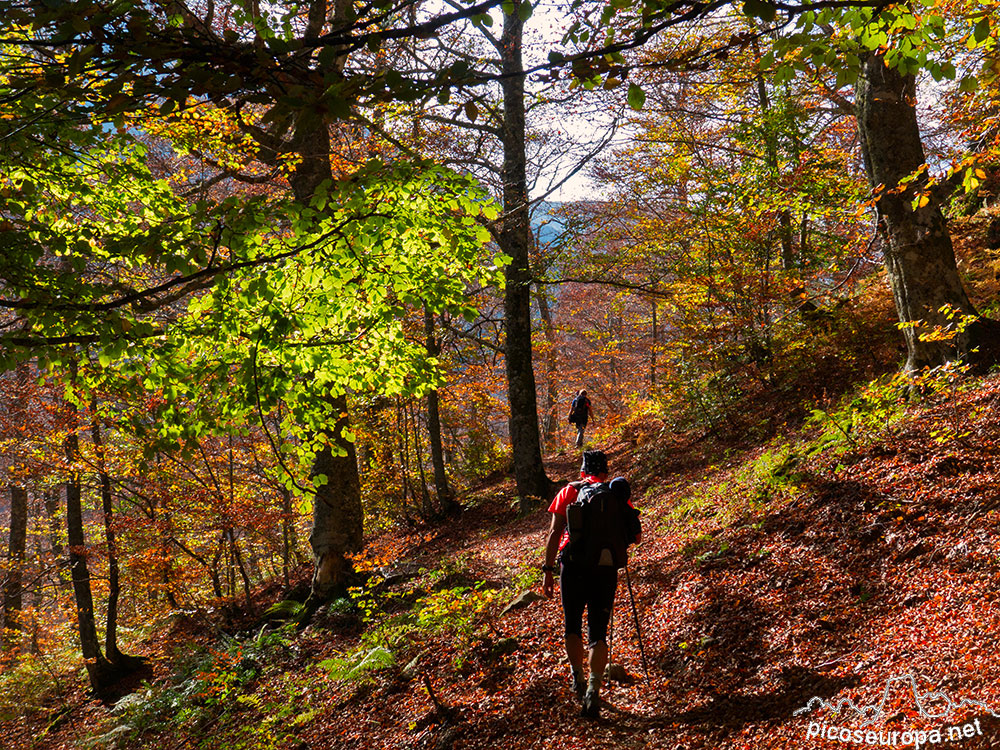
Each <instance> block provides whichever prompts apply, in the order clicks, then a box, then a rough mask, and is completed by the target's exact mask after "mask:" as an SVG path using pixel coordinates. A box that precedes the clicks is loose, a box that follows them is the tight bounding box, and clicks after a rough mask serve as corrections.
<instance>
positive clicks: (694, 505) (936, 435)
mask: <svg viewBox="0 0 1000 750" xmlns="http://www.w3.org/2000/svg"><path fill="white" fill-rule="evenodd" d="M979 383H981V381H980V380H978V379H975V378H970V377H968V373H967V368H966V367H964V366H962V365H961V364H949V365H944V366H941V367H937V368H933V369H927V370H925V371H923V372H921V373H919V374H916V375H913V374H906V373H895V374H890V375H884V376H881V377H879V378H876V379H874V380H872V381H870V382H867V383H864V384H862V385H860V386H858V387H857V388H855V389H854V390H853V391H851V392H849V393H847V394H846V395H844V396H843V397H842V398H841V399H840V400H839V401H838V402H837V403H836V404H834V405H833V406H831V407H828V408H825V409H824V408H819V407H817V406H813V407H812V408H810V409H809V410H808V417H807V418H806V420H805V423H804V425H803V427H802V428H801V429H800V430H799V431H797V432H795V433H793V434H791V435H788V436H785V437H780V438H775V439H772V440H771V441H770V442H769V443H768V444H767V445H766V446H765V447H764V449H763V450H759V451H758V452H756V454H755V455H753V456H752V457H745V458H743V459H742V460H737V461H736V462H735V463H733V462H730V463H729V464H728V465H726V466H709V467H708V468H707V470H706V471H705V473H704V475H703V477H702V478H701V480H700V481H695V482H693V483H691V484H688V485H687V486H686V487H684V488H683V489H681V490H679V491H675V492H674V493H673V497H672V499H671V502H670V504H669V506H668V507H667V508H666V509H665V511H664V513H663V516H662V518H663V520H662V522H661V528H660V531H661V532H663V533H673V534H677V535H679V537H680V541H681V550H680V551H681V554H682V555H684V556H685V557H687V558H688V559H692V560H695V561H696V562H707V561H710V560H712V559H715V558H718V557H722V556H725V555H726V554H728V553H729V549H728V545H727V544H726V542H724V541H720V540H719V539H717V538H716V537H717V536H718V534H719V533H720V530H721V529H724V528H726V527H729V526H733V525H741V526H745V525H747V524H750V525H753V524H755V523H759V521H760V520H761V519H763V518H764V517H765V516H766V515H768V514H771V513H774V512H777V511H779V510H780V508H781V507H782V506H783V505H785V504H787V503H789V502H791V501H794V500H795V499H796V498H799V497H801V496H802V495H803V494H804V493H807V492H809V480H810V477H811V476H814V475H816V474H825V475H830V476H834V475H836V474H837V473H838V472H839V471H842V470H843V469H844V468H845V466H846V465H848V464H850V463H851V462H852V457H854V456H857V455H859V454H861V453H863V452H865V451H867V450H869V449H871V448H872V447H873V446H875V445H876V444H880V443H885V442H887V441H892V440H893V439H894V437H895V436H896V435H897V434H898V433H899V432H900V430H902V429H903V427H904V425H905V424H906V422H907V420H908V418H910V417H911V416H912V415H913V413H914V411H915V410H916V409H920V408H925V407H941V406H943V407H944V408H943V410H941V411H942V413H941V414H939V415H938V416H937V418H936V420H935V423H934V426H933V427H932V429H931V431H930V436H931V438H932V440H934V441H936V442H938V443H946V442H949V441H954V440H961V439H963V438H964V437H966V436H967V435H968V434H969V430H970V429H971V427H970V425H971V424H972V423H973V422H974V421H975V419H976V418H977V416H978V414H977V412H975V411H972V412H966V411H962V410H960V409H959V408H958V407H957V406H956V404H957V397H958V396H959V395H960V394H961V393H963V392H965V391H968V390H970V389H975V388H976V387H977V385H978V384H979Z"/></svg>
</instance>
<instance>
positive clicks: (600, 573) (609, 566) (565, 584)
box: [542, 450, 641, 718]
mask: <svg viewBox="0 0 1000 750" xmlns="http://www.w3.org/2000/svg"><path fill="white" fill-rule="evenodd" d="M580 477H581V481H580V482H572V483H570V484H568V485H567V486H566V487H563V488H562V489H561V490H560V491H559V494H557V495H556V497H555V499H554V500H553V501H552V504H551V505H550V506H549V513H551V514H552V522H551V525H550V527H549V534H548V538H547V539H546V543H545V564H544V565H543V566H542V570H543V571H545V580H544V583H543V591H544V593H545V596H546V597H548V598H550V599H551V598H552V595H553V593H554V590H555V577H554V573H555V570H556V568H555V562H556V555H557V553H558V555H559V562H560V573H559V590H560V598H561V601H562V608H563V615H564V617H565V623H566V629H565V646H566V656H567V657H568V659H569V663H570V668H571V669H572V688H573V691H574V692H575V693H576V695H577V697H578V698H582V701H583V715H584V716H589V717H592V718H596V717H597V716H598V714H599V712H600V701H599V697H598V694H599V691H600V687H601V680H602V679H603V677H604V669H605V667H606V666H607V664H608V641H607V634H608V622H609V620H610V619H611V611H612V609H613V608H614V602H615V591H616V589H617V587H618V567H621V566H623V565H624V564H625V560H624V556H625V548H626V547H627V546H628V544H630V543H633V542H638V541H639V539H640V537H641V529H640V527H639V519H638V512H637V511H636V510H635V509H634V508H632V506H631V504H629V503H628V499H629V496H630V495H631V488H630V487H629V484H628V481H626V480H625V479H624V478H622V477H619V478H617V479H615V480H614V481H612V482H611V483H610V484H604V482H606V481H607V478H608V459H607V457H606V456H605V455H604V453H603V452H602V451H598V450H594V451H585V452H584V454H583V466H582V467H581V469H580ZM588 485H591V486H594V487H593V488H592V489H587V490H585V488H587V487H588ZM582 492H586V493H587V495H588V496H594V495H596V493H599V492H604V493H610V494H611V495H613V496H614V497H615V498H617V500H618V501H619V504H618V505H614V508H615V509H616V510H617V509H618V508H619V507H621V508H622V509H625V510H628V512H625V510H622V511H621V512H620V514H619V515H620V516H621V522H620V523H615V524H608V525H609V526H614V527H615V528H616V529H618V530H619V532H618V533H620V535H621V539H620V540H618V542H617V543H615V542H611V543H609V545H608V546H609V547H615V548H617V549H616V551H614V552H612V551H611V550H610V549H602V550H600V557H599V558H596V559H584V557H583V555H582V553H581V552H580V550H583V549H584V547H585V545H583V546H579V545H580V542H579V541H575V542H574V548H573V553H574V554H573V555H570V554H569V552H570V550H567V547H568V545H569V543H570V534H569V530H568V528H567V515H568V509H570V506H572V505H573V503H575V502H576V500H577V498H578V496H579V495H580V494H581V493H582ZM604 497H608V495H607V494H605V495H604ZM609 505H611V504H609ZM626 506H627V508H626ZM602 507H603V505H602ZM570 510H575V511H577V512H578V513H581V512H582V509H581V508H580V507H579V504H578V505H576V506H573V508H572V509H570ZM576 517H577V518H579V517H580V516H579V515H577V516H576ZM574 528H576V527H574ZM579 533H583V532H579ZM591 533H593V532H591ZM578 538H579V535H578ZM578 547H579V548H578ZM616 558H622V559H616ZM584 609H586V610H587V637H588V643H589V646H588V648H589V652H590V653H589V659H588V663H589V667H590V679H589V680H588V681H584V672H583V656H584V646H583V610H584Z"/></svg>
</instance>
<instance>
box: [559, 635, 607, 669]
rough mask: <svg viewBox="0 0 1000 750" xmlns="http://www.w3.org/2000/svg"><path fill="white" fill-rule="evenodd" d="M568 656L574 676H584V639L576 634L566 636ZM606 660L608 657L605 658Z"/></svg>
mask: <svg viewBox="0 0 1000 750" xmlns="http://www.w3.org/2000/svg"><path fill="white" fill-rule="evenodd" d="M566 656H567V658H568V659H569V666H570V668H571V669H572V670H573V674H579V675H582V674H583V638H581V637H580V636H578V635H576V634H575V633H567V634H566ZM605 658H606V657H605Z"/></svg>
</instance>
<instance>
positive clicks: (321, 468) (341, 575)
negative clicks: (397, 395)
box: [306, 396, 364, 611]
mask: <svg viewBox="0 0 1000 750" xmlns="http://www.w3.org/2000/svg"><path fill="white" fill-rule="evenodd" d="M331 406H332V412H333V416H334V420H335V421H334V426H333V429H332V430H330V431H328V433H327V435H328V437H329V438H330V440H331V441H333V442H335V443H336V444H337V445H338V447H339V448H340V450H341V451H343V455H339V456H338V455H334V452H333V449H332V448H331V447H330V446H326V447H324V448H323V450H321V451H320V452H319V453H317V454H316V460H315V463H314V464H313V476H314V477H316V476H319V475H323V476H325V477H326V482H325V483H324V484H322V485H321V486H319V487H317V488H316V495H315V497H314V499H313V527H312V533H310V534H309V544H310V546H311V547H312V551H313V561H314V563H315V566H316V568H315V571H314V573H313V580H312V591H311V593H310V594H309V600H308V601H307V603H306V604H307V607H306V608H307V611H309V610H311V611H315V607H318V606H319V605H320V604H322V603H323V602H324V601H327V600H328V599H329V598H330V597H331V596H332V595H333V594H334V593H336V592H338V591H340V590H342V589H343V588H344V586H345V583H346V580H347V576H348V574H349V573H350V570H351V563H350V561H349V560H348V558H347V555H348V554H349V553H352V552H358V551H360V550H361V547H362V542H363V535H364V526H363V523H364V514H363V511H362V508H361V483H360V480H359V478H358V465H357V458H356V454H355V451H354V443H351V442H348V441H347V440H345V439H344V437H343V431H344V430H345V429H347V427H348V424H349V422H348V414H347V397H346V396H338V397H336V398H334V399H332V400H331Z"/></svg>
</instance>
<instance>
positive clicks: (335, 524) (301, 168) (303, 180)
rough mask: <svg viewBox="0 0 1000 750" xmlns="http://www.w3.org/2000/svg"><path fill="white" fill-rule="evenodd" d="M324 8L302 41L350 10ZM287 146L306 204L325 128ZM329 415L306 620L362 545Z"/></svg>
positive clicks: (346, 452) (348, 445)
mask: <svg viewBox="0 0 1000 750" xmlns="http://www.w3.org/2000/svg"><path fill="white" fill-rule="evenodd" d="M329 6H330V7H328V5H327V3H325V2H322V0H313V2H311V3H310V6H309V15H308V28H307V30H306V33H305V36H306V37H315V36H319V34H320V33H321V32H322V30H323V27H324V23H325V20H326V17H327V13H328V12H329V11H331V10H332V17H331V18H330V24H331V28H332V29H333V30H336V29H338V28H340V27H341V26H342V25H343V24H345V23H346V22H347V20H346V19H347V14H348V12H349V11H350V10H351V8H350V5H349V3H347V2H345V0H336V1H335V2H333V3H330V4H329ZM346 59H347V58H346V51H345V53H344V55H343V56H341V57H339V58H337V59H335V60H334V61H333V62H332V65H334V66H336V67H340V68H343V65H344V63H345V62H346ZM292 145H293V148H294V150H295V151H296V152H297V153H298V154H300V155H301V157H302V160H301V161H300V162H299V164H298V166H297V167H296V169H295V172H294V173H293V174H292V176H291V177H290V179H289V182H290V184H291V187H292V191H293V193H294V194H295V198H296V200H298V201H299V202H300V203H304V204H308V203H309V201H310V200H311V199H312V197H313V196H314V195H315V193H316V189H317V188H318V187H319V186H320V184H321V183H323V182H324V181H326V180H329V179H331V178H332V172H331V169H330V133H329V130H328V126H327V123H326V122H325V121H324V120H323V119H322V118H321V117H305V118H303V119H300V120H299V121H298V122H297V123H296V127H295V136H294V138H293V142H292ZM330 412H331V422H332V423H333V427H332V428H331V429H328V430H326V431H325V434H326V437H327V439H328V440H329V441H330V442H331V443H332V444H333V445H336V446H337V449H338V450H336V451H334V450H332V449H331V448H330V447H326V448H324V449H323V450H322V451H320V452H319V453H318V454H317V455H316V459H315V461H314V463H313V468H312V474H313V476H314V477H316V476H319V475H323V476H325V477H326V482H325V483H324V484H322V485H321V486H319V487H317V488H316V494H315V497H314V498H313V527H312V532H311V533H310V534H309V544H310V546H311V547H312V552H313V561H314V564H315V569H314V571H313V580H312V591H311V592H310V594H309V599H308V600H307V602H306V615H307V616H308V615H311V613H312V612H314V611H315V609H316V608H317V607H319V605H320V604H322V603H323V602H324V601H326V600H327V599H329V598H330V597H331V596H332V595H333V594H334V593H336V592H337V591H339V590H341V589H343V587H344V585H345V581H346V578H347V576H348V574H349V572H350V570H351V563H350V561H349V559H348V557H347V555H348V554H349V553H352V552H357V551H358V550H360V549H361V544H362V535H363V527H362V521H363V517H362V511H361V479H360V477H359V475H358V462H357V454H356V453H355V450H354V443H352V442H350V441H348V440H346V439H345V438H344V434H343V432H344V430H345V429H347V428H348V426H349V421H348V413H347V397H346V396H345V395H340V396H336V397H334V398H332V399H330Z"/></svg>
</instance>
